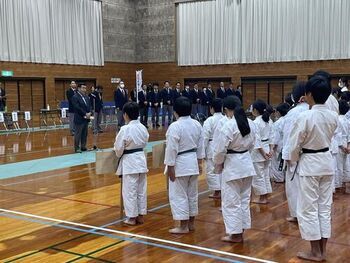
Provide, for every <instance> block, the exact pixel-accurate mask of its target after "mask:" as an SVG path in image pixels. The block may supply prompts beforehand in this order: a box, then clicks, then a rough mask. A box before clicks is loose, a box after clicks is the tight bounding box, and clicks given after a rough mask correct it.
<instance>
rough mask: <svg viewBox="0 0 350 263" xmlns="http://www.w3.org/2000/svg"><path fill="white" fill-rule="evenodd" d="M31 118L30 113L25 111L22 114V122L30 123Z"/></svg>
mask: <svg viewBox="0 0 350 263" xmlns="http://www.w3.org/2000/svg"><path fill="white" fill-rule="evenodd" d="M30 119H31V116H30V111H25V112H24V120H26V121H30Z"/></svg>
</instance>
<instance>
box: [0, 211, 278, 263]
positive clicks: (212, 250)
mask: <svg viewBox="0 0 350 263" xmlns="http://www.w3.org/2000/svg"><path fill="white" fill-rule="evenodd" d="M0 211H2V212H5V213H9V214H15V215H21V216H25V217H30V218H36V219H41V220H46V221H52V222H57V223H61V224H67V225H72V226H78V227H82V228H88V229H97V230H100V231H104V232H109V233H113V234H119V235H125V236H133V237H135V238H140V239H144V240H151V241H155V242H160V243H164V244H169V245H175V246H179V247H184V248H190V249H195V250H199V251H205V252H209V253H216V254H220V255H224V256H229V257H236V258H241V259H246V260H253V261H256V262H263V263H272V262H273V261H270V260H265V259H259V258H254V257H249V256H244V255H239V254H235V253H230V252H226V251H221V250H216V249H212V248H207V247H201V246H196V245H190V244H186V243H181V242H177V241H171V240H167V239H161V238H155V237H149V236H145V235H139V234H135V233H129V232H125V231H120V230H114V229H109V228H103V227H98V226H93V225H88V224H81V223H76V222H70V221H66V220H61V219H56V218H50V217H45V216H38V215H33V214H29V213H24V212H19V211H13V210H8V209H3V208H0ZM137 241H142V240H137ZM146 243H148V242H146ZM157 245H160V244H157ZM161 246H164V245H161ZM172 248H173V247H172ZM191 252H195V251H191Z"/></svg>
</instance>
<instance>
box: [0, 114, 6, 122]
mask: <svg viewBox="0 0 350 263" xmlns="http://www.w3.org/2000/svg"><path fill="white" fill-rule="evenodd" d="M0 122H5V118H4V114H3V113H2V112H0Z"/></svg>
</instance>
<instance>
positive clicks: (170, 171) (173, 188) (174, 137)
mask: <svg viewBox="0 0 350 263" xmlns="http://www.w3.org/2000/svg"><path fill="white" fill-rule="evenodd" d="M174 115H175V117H176V122H174V123H172V124H171V125H170V126H169V128H168V131H167V133H166V150H165V160H164V164H165V165H166V174H167V175H168V177H169V200H170V207H171V212H172V214H173V218H174V220H178V221H180V225H179V226H177V227H175V228H173V229H170V230H169V232H170V233H172V234H186V233H188V232H189V231H193V230H194V219H195V216H196V215H198V175H199V160H202V159H203V158H204V156H205V151H204V142H203V132H202V126H201V125H200V123H199V122H198V121H196V120H193V119H191V116H190V115H191V101H190V100H189V99H188V98H186V97H179V98H177V99H176V100H175V104H174Z"/></svg>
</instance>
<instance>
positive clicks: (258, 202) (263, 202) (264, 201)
mask: <svg viewBox="0 0 350 263" xmlns="http://www.w3.org/2000/svg"><path fill="white" fill-rule="evenodd" d="M252 203H254V204H260V205H266V204H267V203H268V201H267V200H259V199H257V200H252Z"/></svg>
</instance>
